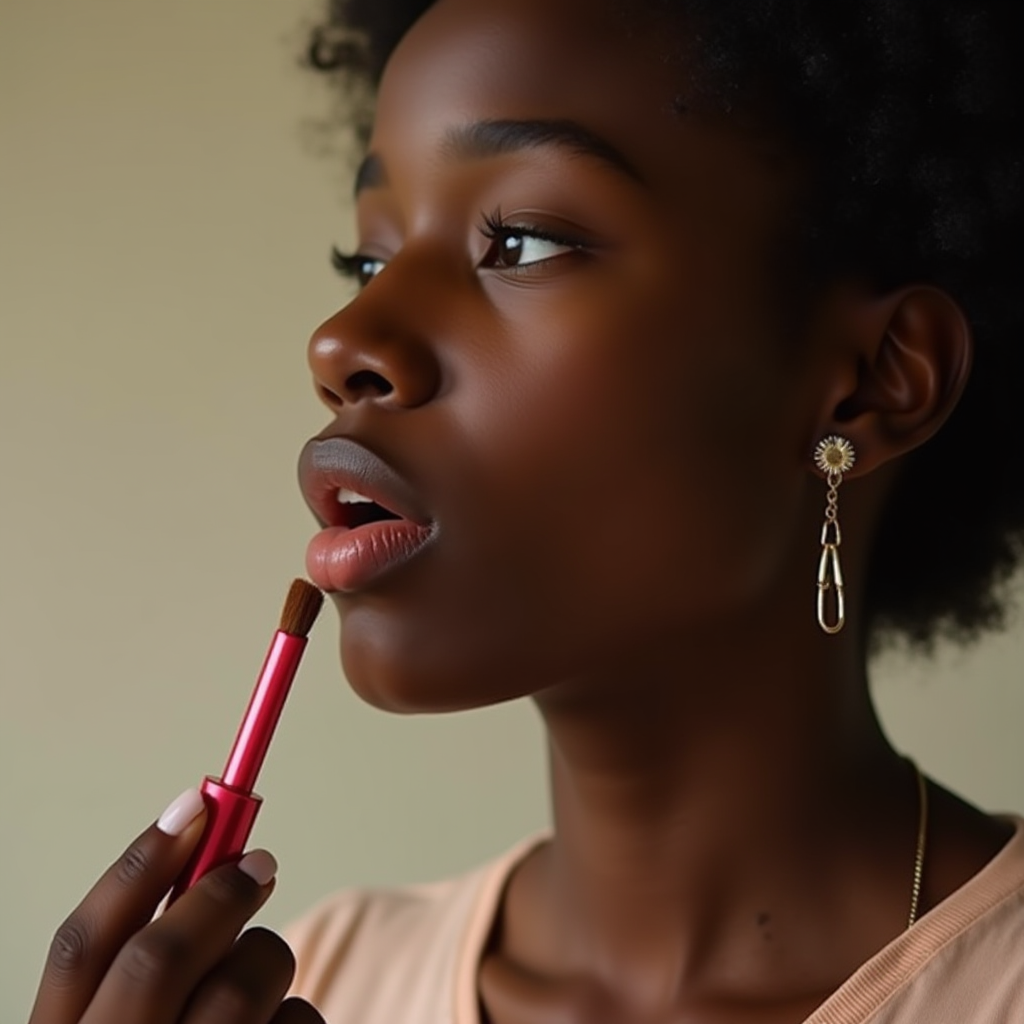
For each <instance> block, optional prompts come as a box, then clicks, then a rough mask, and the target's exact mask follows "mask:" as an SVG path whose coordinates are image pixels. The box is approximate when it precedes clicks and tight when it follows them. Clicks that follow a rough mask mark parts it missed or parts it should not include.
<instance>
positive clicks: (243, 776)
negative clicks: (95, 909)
mask: <svg viewBox="0 0 1024 1024" xmlns="http://www.w3.org/2000/svg"><path fill="white" fill-rule="evenodd" d="M323 603H324V595H323V594H322V593H321V592H320V591H319V590H318V589H317V588H316V587H314V586H313V584H312V583H307V582H306V581H305V580H295V581H294V582H293V583H292V585H291V587H290V589H289V590H288V597H287V598H286V599H285V603H284V610H283V611H282V612H281V622H280V626H279V628H278V630H277V632H276V633H275V634H274V638H273V640H272V641H271V643H270V649H269V650H268V651H267V656H266V658H265V659H264V662H263V668H262V669H261V670H260V674H259V677H258V678H257V680H256V686H255V688H254V689H253V692H252V696H251V697H250V698H249V706H248V708H247V709H246V712H245V716H244V717H243V718H242V724H241V726H240V727H239V729H238V734H237V735H236V737H235V742H234V744H233V745H232V747H231V753H230V754H229V755H228V760H227V764H226V765H225V767H224V772H223V774H222V775H221V776H220V778H216V777H214V776H211V775H207V776H206V778H204V779H203V781H202V783H201V784H200V786H199V790H200V792H201V793H202V794H203V800H204V801H205V803H206V812H207V819H206V829H205V831H204V832H203V835H202V838H201V839H200V840H199V845H198V846H197V847H196V849H195V851H194V852H193V854H192V857H191V858H190V859H189V862H188V864H186V865H185V868H184V869H183V871H182V873H181V874H180V875H179V876H178V880H177V881H176V882H175V884H174V888H173V889H172V890H171V895H170V897H169V898H168V906H170V904H171V903H173V902H174V901H175V900H176V899H177V898H178V897H179V896H180V895H181V894H182V893H183V892H185V891H186V890H187V889H189V888H190V887H191V886H193V885H194V884H195V883H196V882H197V881H199V879H200V878H202V876H203V875H205V874H206V873H207V872H208V871H211V870H213V868H215V867H219V866H220V865H221V864H226V863H228V862H230V861H235V860H238V859H239V858H240V857H241V856H242V854H243V852H244V850H245V844H246V841H247V840H248V838H249V833H250V832H251V831H252V826H253V823H254V822H255V821H256V815H257V813H258V812H259V809H260V805H261V804H262V802H263V801H262V798H261V797H259V796H258V795H257V794H256V793H254V792H253V790H254V788H255V786H256V779H257V777H258V775H259V772H260V768H261V767H262V766H263V761H264V759H265V758H266V756H267V749H268V748H269V747H270V740H271V738H272V737H273V735H274V729H275V727H276V726H277V722H278V719H279V718H280V717H281V710H282V709H283V708H284V702H285V700H286V699H287V697H288V691H289V689H290V688H291V684H292V680H293V679H294V678H295V673H296V671H297V670H298V667H299V661H300V660H301V658H302V653H303V651H304V650H305V649H306V641H307V637H308V635H309V631H310V630H311V629H312V628H313V623H314V622H315V621H316V617H317V615H319V613H320V609H321V607H322V606H323Z"/></svg>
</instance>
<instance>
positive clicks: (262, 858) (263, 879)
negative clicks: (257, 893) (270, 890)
mask: <svg viewBox="0 0 1024 1024" xmlns="http://www.w3.org/2000/svg"><path fill="white" fill-rule="evenodd" d="M238 870H239V871H241V872H243V873H245V874H247V875H248V876H249V877H250V878H251V879H253V881H255V882H256V884H257V885H266V884H267V883H268V882H269V881H270V880H271V879H272V878H273V877H274V875H276V874H277V861H276V860H274V858H273V856H272V855H271V854H269V853H267V851H266V850H253V851H252V852H251V853H247V854H246V855H245V856H244V857H243V858H242V859H241V860H240V861H239V862H238Z"/></svg>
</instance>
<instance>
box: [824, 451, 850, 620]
mask: <svg viewBox="0 0 1024 1024" xmlns="http://www.w3.org/2000/svg"><path fill="white" fill-rule="evenodd" d="M856 458H857V455H856V452H854V450H853V445H852V444H851V443H850V441H848V440H847V439H846V438H845V437H839V436H838V435H837V434H833V435H831V436H830V437H826V438H825V439H824V440H823V441H820V442H819V443H818V446H817V448H815V449H814V464H815V465H816V466H817V467H818V469H820V470H821V471H822V473H824V474H825V480H826V482H827V483H828V495H827V497H826V500H825V523H824V525H823V526H822V528H821V559H820V560H819V562H818V625H819V626H821V628H822V629H823V630H824V631H825V632H826V633H828V634H830V635H832V634H835V633H838V632H839V631H840V630H841V629H842V628H843V626H845V625H846V590H845V587H844V585H843V567H842V565H840V562H839V546H840V544H842V541H843V538H842V534H841V532H840V530H839V485H840V484H841V483H842V482H843V474H844V473H847V472H849V471H850V470H851V469H852V468H853V464H854V462H855V461H856ZM833 590H834V591H835V617H834V618H833V619H831V620H830V619H829V616H828V609H827V607H826V605H827V603H828V602H827V599H828V596H829V593H830V591H833Z"/></svg>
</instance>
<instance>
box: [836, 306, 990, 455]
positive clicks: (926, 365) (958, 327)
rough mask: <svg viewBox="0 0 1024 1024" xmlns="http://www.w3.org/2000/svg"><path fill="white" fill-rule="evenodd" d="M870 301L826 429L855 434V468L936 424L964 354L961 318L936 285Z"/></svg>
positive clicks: (966, 359)
mask: <svg viewBox="0 0 1024 1024" xmlns="http://www.w3.org/2000/svg"><path fill="white" fill-rule="evenodd" d="M872 306H873V308H872V309H871V311H870V313H868V315H866V316H864V317H863V318H862V319H861V320H860V322H859V324H858V334H859V337H858V338H857V339H856V342H855V348H856V351H857V355H858V359H859V364H858V367H857V373H856V385H855V387H854V388H853V390H852V391H851V392H850V393H848V394H846V395H845V396H843V398H842V399H841V400H840V401H839V402H838V403H836V405H835V407H834V410H833V420H832V425H830V426H829V427H828V429H830V430H831V429H835V430H837V431H839V432H842V433H845V434H847V435H849V436H851V437H853V438H855V440H856V443H857V447H858V450H859V451H860V452H862V453H863V455H864V458H863V459H862V462H861V467H860V468H861V469H862V470H867V469H870V468H872V467H873V466H877V465H880V464H881V463H883V462H886V461H888V460H889V459H891V458H895V457H897V456H899V455H903V454H905V453H906V452H908V451H910V450H911V449H912V448H915V447H917V445H919V444H922V443H923V442H924V441H926V440H928V438H930V437H931V436H932V435H933V434H934V433H935V432H936V431H937V430H938V429H939V428H940V427H941V426H942V424H943V423H944V422H945V421H946V418H947V417H948V416H949V414H950V413H951V412H952V411H953V409H954V408H955V406H956V403H957V401H958V400H959V398H960V395H961V394H962V392H963V389H964V386H965V385H966V383H967V378H968V376H969V374H970V367H971V353H972V339H971V332H970V327H969V326H968V323H967V319H966V317H965V316H964V314H963V312H962V311H961V309H960V307H959V305H958V304H957V303H956V302H955V301H954V300H953V299H952V298H951V297H950V296H949V295H948V294H946V292H944V291H942V290H940V289H938V288H934V287H931V286H914V287H910V288H906V289H902V290H901V291H899V292H894V293H891V294H889V295H887V296H885V297H884V298H882V299H877V298H876V299H875V300H873V302H872ZM847 380H849V376H847Z"/></svg>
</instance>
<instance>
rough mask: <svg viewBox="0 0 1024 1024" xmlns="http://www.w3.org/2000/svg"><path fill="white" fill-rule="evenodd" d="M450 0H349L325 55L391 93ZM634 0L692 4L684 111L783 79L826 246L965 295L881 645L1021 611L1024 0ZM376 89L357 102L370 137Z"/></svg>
mask: <svg viewBox="0 0 1024 1024" xmlns="http://www.w3.org/2000/svg"><path fill="white" fill-rule="evenodd" d="M432 2H433V0H329V6H328V11H327V15H326V17H325V20H324V21H323V22H322V23H321V24H320V25H319V27H317V29H316V30H315V31H314V33H313V36H312V39H311V43H310V47H309V63H310V64H311V65H312V66H313V67H314V68H316V69H318V70H321V71H326V72H332V73H336V74H338V75H340V77H341V78H342V79H343V80H344V81H345V82H346V83H347V85H348V90H347V91H348V94H349V96H350V97H351V96H352V88H351V87H352V86H353V85H357V86H362V87H364V88H365V89H368V91H367V92H365V93H364V97H369V98H370V99H371V100H372V96H373V93H374V91H375V89H376V87H377V85H378V84H379V81H380V78H381V75H382V73H383V69H384V66H385V64H386V63H387V60H388V57H389V56H390V54H391V53H392V51H393V50H394V48H395V47H396V46H397V44H398V42H399V40H400V39H401V37H402V36H403V35H404V34H405V33H406V31H407V30H408V29H409V28H410V27H411V26H412V24H413V23H414V22H415V21H416V20H417V19H418V18H419V17H420V16H421V15H422V14H423V13H424V12H425V11H426V10H427V9H428V8H429V7H431V6H432ZM627 7H632V8H634V9H635V10H636V11H642V12H643V13H644V14H648V13H651V14H654V15H656V16H664V17H669V18H673V17H678V18H680V19H685V30H683V31H680V32H678V33H676V36H677V40H676V43H675V44H674V45H675V47H676V55H682V54H683V53H684V48H686V47H687V46H689V48H686V49H685V59H686V62H687V64H688V66H689V67H690V71H689V72H688V73H687V80H686V82H681V96H680V99H679V101H678V102H677V106H678V107H679V109H680V111H681V116H685V111H686V109H687V107H688V105H689V99H690V98H691V97H694V96H695V97H697V98H698V99H699V101H700V102H711V103H714V104H717V107H718V109H720V110H722V111H725V112H727V113H728V112H729V111H731V110H733V109H736V108H742V105H743V99H744V94H745V91H746V90H751V89H753V88H754V87H756V89H757V92H758V95H759V96H767V97H768V98H769V104H770V109H771V111H772V115H771V116H772V118H773V121H774V122H776V123H774V124H773V125H772V127H777V128H778V129H779V130H780V131H782V132H784V133H785V136H786V139H787V140H788V141H789V142H790V143H791V144H792V145H794V146H795V147H796V149H797V151H798V152H799V153H800V154H801V155H803V156H805V157H806V158H807V159H808V161H809V166H810V167H811V168H812V170H813V177H814V187H813V189H812V190H811V191H812V192H813V195H809V196H808V200H809V201H808V217H809V219H810V226H811V230H810V235H809V241H810V244H811V245H812V247H813V250H814V252H815V254H816V257H817V258H816V259H815V260H814V261H813V263H814V265H816V266H817V267H819V268H821V267H825V268H827V271H826V272H828V273H833V274H836V273H841V272H857V273H861V274H864V275H866V276H868V277H869V279H870V280H871V281H873V282H874V283H875V284H876V285H877V286H878V287H879V288H881V289H884V288H892V287H897V286H899V285H901V284H908V283H912V282H928V283H931V284H934V285H935V286H937V287H939V288H942V289H943V290H945V291H946V292H947V293H948V294H949V295H950V296H952V297H953V298H954V299H955V300H956V301H957V302H958V303H959V304H960V306H961V307H962V309H963V310H964V312H965V314H966V316H967V318H968V321H969V322H970V325H971V329H972V332H973V335H974V340H975V360H974V365H973V369H972V372H971V377H970V380H969V382H968V385H967V387H966V389H965V392H964V395H963V397H962V399H961V401H960V403H959V404H958V406H957V408H956V410H955V411H954V413H953V415H952V416H951V417H950V419H949V421H948V422H947V423H946V424H945V425H944V427H943V428H942V430H940V431H939V432H938V434H937V435H936V436H935V437H934V438H933V439H932V440H931V441H929V442H928V443H927V444H925V445H923V446H921V447H920V448H918V449H916V450H915V451H914V452H912V453H911V454H910V455H909V456H907V457H906V458H905V459H904V460H903V466H902V468H901V472H900V474H899V477H898V480H897V482H896V484H895V486H894V489H893V491H892V493H891V495H890V497H889V499H888V502H887V505H886V508H885V513H884V515H883V516H882V522H881V524H880V527H879V532H878V534H877V537H876V539H875V542H874V546H873V549H872V552H871V557H870V564H869V571H868V580H867V595H866V602H865V608H866V611H867V620H868V621H867V625H868V629H869V631H870V634H871V636H872V639H873V641H874V642H875V644H876V645H877V644H879V642H881V641H885V640H891V639H894V638H897V637H900V636H902V637H904V638H906V639H907V640H908V641H909V642H910V643H911V644H913V645H917V646H921V647H925V648H929V647H930V646H931V645H932V643H933V641H934V640H935V639H936V638H937V637H939V636H947V637H951V638H952V639H954V640H957V641H960V642H964V641H967V640H971V639H974V638H975V637H977V636H978V635H979V634H980V633H981V632H982V631H983V630H986V629H989V628H995V627H999V626H1002V625H1003V624H1004V622H1005V618H1006V610H1007V606H1008V602H1009V595H1010V588H1009V586H1008V584H1009V582H1010V580H1011V577H1012V576H1013V573H1014V571H1015V569H1016V568H1017V563H1018V557H1019V555H1020V552H1021V548H1022V544H1021V540H1022V535H1024V472H1021V471H1020V469H1019V468H1018V463H1019V462H1024V459H1022V456H1024V416H1021V415H1019V414H1018V413H1017V411H1016V404H1017V402H1019V401H1020V398H1021V382H1022V381H1024V336H1022V326H1024V298H1022V291H1024V274H1022V269H1024V268H1022V252H1024V242H1022V239H1024V124H1022V121H1024V117H1022V109H1021V105H1020V100H1019V97H1020V96H1021V95H1024V73H1022V68H1024V54H1022V53H1021V46H1022V43H1024V3H1021V2H1020V0H634V3H633V4H632V5H627ZM627 16H628V15H627ZM687 40H691V41H693V40H695V41H696V46H695V47H694V45H693V43H692V42H691V43H689V44H687ZM667 45H669V46H672V45H673V44H667ZM671 56H673V54H669V53H666V54H664V55H661V57H662V59H664V58H665V57H669V58H670V57H671ZM653 59H655V57H654V56H652V60H653ZM694 61H696V64H695V65H694ZM680 66H682V62H680ZM371 108H372V102H371V103H369V104H368V103H363V104H362V105H361V106H360V105H359V104H358V103H357V104H356V107H355V108H354V111H355V112H354V113H353V115H352V116H353V124H354V125H355V127H356V129H357V132H358V134H359V135H360V137H361V138H363V139H365V138H366V135H367V131H368V126H369V115H370V112H371ZM360 111H361V113H360Z"/></svg>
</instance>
